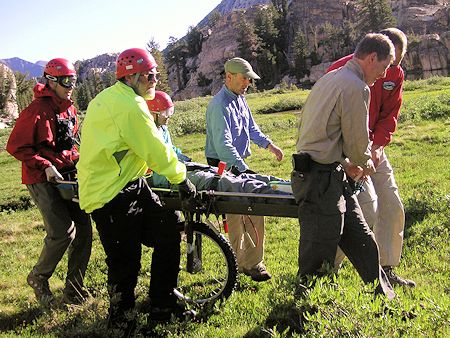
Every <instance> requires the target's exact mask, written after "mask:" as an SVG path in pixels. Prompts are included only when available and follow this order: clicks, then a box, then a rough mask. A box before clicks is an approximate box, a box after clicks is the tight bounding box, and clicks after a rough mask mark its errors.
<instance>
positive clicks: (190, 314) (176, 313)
mask: <svg viewBox="0 0 450 338" xmlns="http://www.w3.org/2000/svg"><path fill="white" fill-rule="evenodd" d="M196 316H197V312H195V311H194V310H190V309H186V308H185V307H184V306H183V305H180V304H176V305H175V306H170V307H156V306H152V307H151V308H150V319H152V320H155V321H159V322H168V321H169V320H171V319H172V318H177V319H179V320H191V319H195V317H196Z"/></svg>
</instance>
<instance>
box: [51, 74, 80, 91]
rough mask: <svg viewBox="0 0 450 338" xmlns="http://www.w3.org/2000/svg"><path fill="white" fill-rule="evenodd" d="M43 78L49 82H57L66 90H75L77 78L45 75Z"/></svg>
mask: <svg viewBox="0 0 450 338" xmlns="http://www.w3.org/2000/svg"><path fill="white" fill-rule="evenodd" d="M45 77H46V78H47V79H49V80H52V81H55V82H57V83H58V84H59V85H60V86H62V87H64V88H67V89H72V88H75V84H76V83H77V77H76V76H73V75H71V76H58V77H56V76H52V75H49V74H47V75H45Z"/></svg>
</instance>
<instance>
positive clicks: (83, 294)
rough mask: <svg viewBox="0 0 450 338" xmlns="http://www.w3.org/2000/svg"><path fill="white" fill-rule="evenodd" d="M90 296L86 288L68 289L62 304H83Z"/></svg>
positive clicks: (65, 290)
mask: <svg viewBox="0 0 450 338" xmlns="http://www.w3.org/2000/svg"><path fill="white" fill-rule="evenodd" d="M88 297H89V294H88V292H87V291H86V290H85V289H84V288H81V289H79V288H77V289H74V288H72V287H66V288H65V289H64V292H63V297H62V302H63V303H64V304H68V305H70V304H74V305H79V304H82V303H84V302H85V301H86V299H88Z"/></svg>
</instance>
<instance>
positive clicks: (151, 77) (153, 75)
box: [147, 73, 161, 82]
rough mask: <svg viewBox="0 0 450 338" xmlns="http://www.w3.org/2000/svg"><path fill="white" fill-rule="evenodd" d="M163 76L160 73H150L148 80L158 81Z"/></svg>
mask: <svg viewBox="0 0 450 338" xmlns="http://www.w3.org/2000/svg"><path fill="white" fill-rule="evenodd" d="M160 78H161V76H160V74H159V73H148V75H147V80H148V82H158V81H159V79H160Z"/></svg>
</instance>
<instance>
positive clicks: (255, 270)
mask: <svg viewBox="0 0 450 338" xmlns="http://www.w3.org/2000/svg"><path fill="white" fill-rule="evenodd" d="M242 272H243V273H244V275H247V276H250V277H251V278H252V280H254V281H255V282H264V281H266V280H269V279H271V278H272V275H271V274H270V273H269V272H268V271H267V269H266V267H265V266H264V264H262V263H259V264H257V265H255V266H254V267H252V268H250V269H246V268H242Z"/></svg>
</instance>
